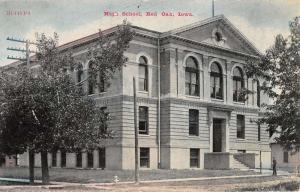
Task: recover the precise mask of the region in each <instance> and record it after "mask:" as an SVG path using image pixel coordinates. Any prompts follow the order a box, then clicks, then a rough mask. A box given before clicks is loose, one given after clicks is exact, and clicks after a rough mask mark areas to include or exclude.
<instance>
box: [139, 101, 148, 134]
mask: <svg viewBox="0 0 300 192" xmlns="http://www.w3.org/2000/svg"><path fill="white" fill-rule="evenodd" d="M139 134H146V135H147V134H148V107H142V106H141V107H139Z"/></svg>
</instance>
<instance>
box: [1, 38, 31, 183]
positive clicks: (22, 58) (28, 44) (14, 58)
mask: <svg viewBox="0 0 300 192" xmlns="http://www.w3.org/2000/svg"><path fill="white" fill-rule="evenodd" d="M6 40H8V41H12V42H17V43H22V44H25V49H20V48H12V47H7V50H9V51H16V52H21V53H25V58H24V57H14V56H7V59H13V60H19V61H26V66H27V67H28V70H30V53H35V52H34V51H31V50H30V49H29V46H30V44H34V45H36V43H34V42H30V41H29V40H21V39H15V38H10V37H7V39H6ZM28 156H29V157H28V158H29V182H30V183H31V184H33V183H34V151H33V150H31V149H29V150H28Z"/></svg>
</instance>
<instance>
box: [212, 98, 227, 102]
mask: <svg viewBox="0 0 300 192" xmlns="http://www.w3.org/2000/svg"><path fill="white" fill-rule="evenodd" d="M210 100H211V101H216V102H219V103H221V102H222V103H223V102H224V99H215V98H211V99H210Z"/></svg>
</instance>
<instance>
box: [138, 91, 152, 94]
mask: <svg viewBox="0 0 300 192" xmlns="http://www.w3.org/2000/svg"><path fill="white" fill-rule="evenodd" d="M138 93H143V94H148V93H149V91H138Z"/></svg>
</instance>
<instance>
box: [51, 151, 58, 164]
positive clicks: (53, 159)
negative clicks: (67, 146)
mask: <svg viewBox="0 0 300 192" xmlns="http://www.w3.org/2000/svg"><path fill="white" fill-rule="evenodd" d="M51 156H52V162H51V165H52V167H56V166H57V160H56V151H52V153H51Z"/></svg>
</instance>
